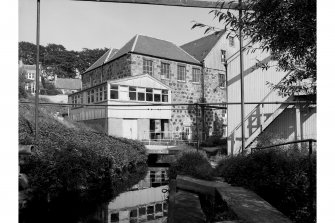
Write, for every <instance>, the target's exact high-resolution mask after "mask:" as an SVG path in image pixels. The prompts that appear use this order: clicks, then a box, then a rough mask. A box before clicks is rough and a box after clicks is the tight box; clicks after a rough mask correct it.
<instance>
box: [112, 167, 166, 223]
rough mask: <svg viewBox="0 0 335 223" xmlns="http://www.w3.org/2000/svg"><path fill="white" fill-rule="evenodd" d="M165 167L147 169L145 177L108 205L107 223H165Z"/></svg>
mask: <svg viewBox="0 0 335 223" xmlns="http://www.w3.org/2000/svg"><path fill="white" fill-rule="evenodd" d="M167 169H168V168H167V167H149V170H148V173H147V175H146V177H145V178H144V179H143V180H141V181H140V182H139V183H138V184H136V185H135V186H133V187H132V189H131V190H129V191H127V192H124V193H122V194H120V195H119V196H118V197H116V198H115V199H114V200H113V201H112V202H110V203H109V204H108V223H109V222H119V223H133V222H152V223H154V222H155V223H156V222H157V223H158V222H166V218H167V213H168V209H167V202H166V199H167V193H164V192H166V191H167V190H166V189H168V177H167Z"/></svg>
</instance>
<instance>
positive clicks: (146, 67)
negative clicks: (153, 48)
mask: <svg viewBox="0 0 335 223" xmlns="http://www.w3.org/2000/svg"><path fill="white" fill-rule="evenodd" d="M143 73H144V74H149V75H151V76H152V75H153V66H152V60H146V59H143Z"/></svg>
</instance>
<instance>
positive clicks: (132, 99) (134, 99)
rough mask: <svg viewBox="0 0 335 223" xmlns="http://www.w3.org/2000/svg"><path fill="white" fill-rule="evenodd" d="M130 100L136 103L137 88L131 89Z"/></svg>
mask: <svg viewBox="0 0 335 223" xmlns="http://www.w3.org/2000/svg"><path fill="white" fill-rule="evenodd" d="M129 99H130V100H131V101H136V87H129Z"/></svg>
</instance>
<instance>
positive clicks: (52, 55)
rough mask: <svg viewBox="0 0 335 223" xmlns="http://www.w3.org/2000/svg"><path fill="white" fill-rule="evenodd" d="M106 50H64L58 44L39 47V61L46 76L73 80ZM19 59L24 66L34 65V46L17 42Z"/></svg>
mask: <svg viewBox="0 0 335 223" xmlns="http://www.w3.org/2000/svg"><path fill="white" fill-rule="evenodd" d="M107 50H108V49H107V48H104V49H86V48H84V49H83V50H82V51H73V50H66V49H65V47H64V46H63V45H60V44H48V45H47V46H43V45H40V61H41V63H42V66H43V69H44V72H45V73H46V75H47V76H54V75H55V74H57V76H58V77H64V78H74V77H75V76H76V74H77V73H78V72H79V73H82V72H84V71H85V70H86V69H87V68H89V67H90V66H91V65H92V64H93V63H94V62H95V61H96V60H98V59H99V58H100V57H101V56H102V55H103V54H104V53H105V52H106V51H107ZM19 58H20V59H22V61H23V63H24V64H30V65H32V64H36V45H35V44H33V43H29V42H19Z"/></svg>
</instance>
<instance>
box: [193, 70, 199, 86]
mask: <svg viewBox="0 0 335 223" xmlns="http://www.w3.org/2000/svg"><path fill="white" fill-rule="evenodd" d="M192 82H194V83H199V82H200V69H198V68H193V69H192Z"/></svg>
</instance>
